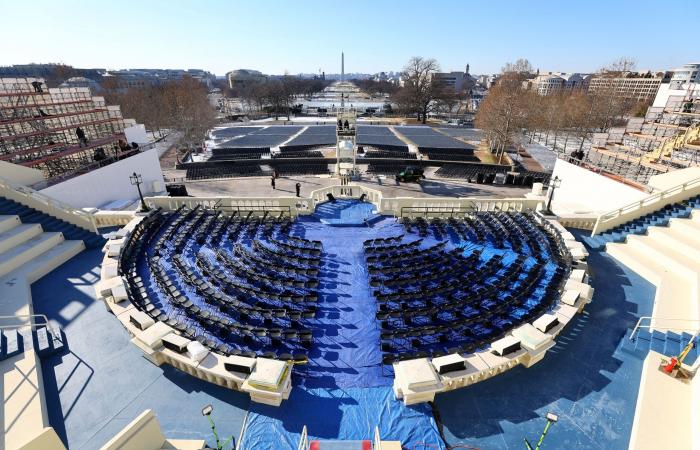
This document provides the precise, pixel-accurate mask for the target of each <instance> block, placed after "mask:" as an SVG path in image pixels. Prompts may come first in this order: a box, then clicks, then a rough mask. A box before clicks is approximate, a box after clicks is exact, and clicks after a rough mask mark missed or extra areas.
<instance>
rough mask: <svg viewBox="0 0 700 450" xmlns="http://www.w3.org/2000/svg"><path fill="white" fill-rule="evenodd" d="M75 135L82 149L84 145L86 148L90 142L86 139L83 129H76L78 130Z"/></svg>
mask: <svg viewBox="0 0 700 450" xmlns="http://www.w3.org/2000/svg"><path fill="white" fill-rule="evenodd" d="M75 135H76V136H77V137H78V142H79V145H80V146H81V147H82V146H83V145H84V146H85V147H87V146H88V140H87V138H86V137H85V132H84V131H83V129H82V128H80V127H78V128H76V129H75Z"/></svg>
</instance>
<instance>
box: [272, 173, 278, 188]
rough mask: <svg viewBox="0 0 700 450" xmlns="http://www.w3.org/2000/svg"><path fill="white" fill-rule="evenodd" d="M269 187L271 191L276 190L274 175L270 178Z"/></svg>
mask: <svg viewBox="0 0 700 450" xmlns="http://www.w3.org/2000/svg"><path fill="white" fill-rule="evenodd" d="M270 185H271V186H272V189H273V190H275V189H277V188H276V187H275V176H274V175H272V176H271V177H270Z"/></svg>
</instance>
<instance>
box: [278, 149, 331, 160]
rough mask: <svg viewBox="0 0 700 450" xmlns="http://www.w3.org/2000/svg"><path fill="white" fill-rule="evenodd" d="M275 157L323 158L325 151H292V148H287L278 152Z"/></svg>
mask: <svg viewBox="0 0 700 450" xmlns="http://www.w3.org/2000/svg"><path fill="white" fill-rule="evenodd" d="M274 158H275V159H277V158H323V153H322V152H320V151H319V150H306V151H291V150H286V151H282V152H280V153H277V154H276V155H275V156H274Z"/></svg>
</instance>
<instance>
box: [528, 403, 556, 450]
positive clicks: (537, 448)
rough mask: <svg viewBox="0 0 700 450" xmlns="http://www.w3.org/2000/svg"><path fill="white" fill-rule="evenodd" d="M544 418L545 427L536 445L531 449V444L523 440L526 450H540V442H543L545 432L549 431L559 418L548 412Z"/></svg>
mask: <svg viewBox="0 0 700 450" xmlns="http://www.w3.org/2000/svg"><path fill="white" fill-rule="evenodd" d="M545 417H546V418H547V425H545V426H544V431H542V434H541V435H540V440H539V441H537V445H536V446H535V447H533V446H532V444H530V442H528V440H527V439H525V448H526V449H527V450H540V446H542V442H544V438H545V436H547V431H549V427H550V426H551V425H552V424H553V423H555V422H557V421H558V420H559V416H557V415H556V414H554V413H551V412H548V413H547V415H546V416H545Z"/></svg>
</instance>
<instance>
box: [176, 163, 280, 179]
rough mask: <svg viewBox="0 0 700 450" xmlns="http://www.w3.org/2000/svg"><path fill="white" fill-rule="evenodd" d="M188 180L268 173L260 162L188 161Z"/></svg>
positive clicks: (253, 175) (252, 175)
mask: <svg viewBox="0 0 700 450" xmlns="http://www.w3.org/2000/svg"><path fill="white" fill-rule="evenodd" d="M186 167H187V174H186V175H185V176H186V178H187V179H188V180H206V179H210V178H233V177H255V176H263V175H269V174H270V173H271V172H264V171H263V170H262V169H261V168H260V163H257V164H249V163H248V164H243V163H242V162H240V161H239V162H236V163H231V162H224V161H221V162H217V163H213V162H212V163H208V162H207V163H190V164H188V165H187V166H186Z"/></svg>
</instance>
